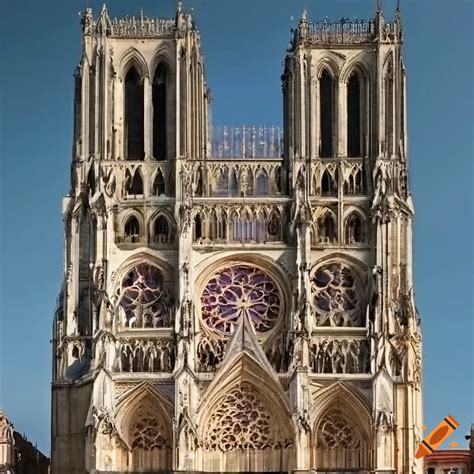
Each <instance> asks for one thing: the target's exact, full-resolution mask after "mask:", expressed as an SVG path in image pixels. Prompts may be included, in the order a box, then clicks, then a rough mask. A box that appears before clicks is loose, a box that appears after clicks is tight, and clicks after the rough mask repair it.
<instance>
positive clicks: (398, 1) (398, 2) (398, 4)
mask: <svg viewBox="0 0 474 474" xmlns="http://www.w3.org/2000/svg"><path fill="white" fill-rule="evenodd" d="M396 11H397V13H400V0H397V10H396Z"/></svg>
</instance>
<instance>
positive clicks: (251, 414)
mask: <svg viewBox="0 0 474 474" xmlns="http://www.w3.org/2000/svg"><path fill="white" fill-rule="evenodd" d="M285 431H286V430H283V429H281V428H280V427H279V426H278V422H277V420H276V419H274V418H272V417H271V415H270V413H269V411H268V405H266V404H265V403H264V401H263V399H262V397H261V395H260V393H259V392H258V391H257V390H256V388H255V387H253V386H252V385H250V384H248V383H242V384H240V385H237V386H236V387H235V388H233V389H232V390H230V391H229V392H228V393H227V394H225V395H224V396H223V397H221V399H220V400H219V401H218V402H216V404H215V408H214V411H213V413H212V415H211V417H210V419H209V421H208V427H207V429H206V430H205V435H204V439H203V447H204V449H205V450H207V451H224V452H226V451H233V450H236V449H243V450H245V449H257V450H261V449H265V448H286V447H288V446H289V445H291V439H290V437H289V435H288V433H285Z"/></svg>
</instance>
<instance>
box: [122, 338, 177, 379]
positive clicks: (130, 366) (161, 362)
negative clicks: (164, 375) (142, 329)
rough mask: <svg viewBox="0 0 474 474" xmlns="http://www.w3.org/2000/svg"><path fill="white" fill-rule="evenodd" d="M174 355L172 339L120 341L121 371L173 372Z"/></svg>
mask: <svg viewBox="0 0 474 474" xmlns="http://www.w3.org/2000/svg"><path fill="white" fill-rule="evenodd" d="M175 357H176V356H175V348H174V344H173V342H172V341H166V340H153V339H122V340H121V341H120V370H121V371H122V372H173V370H174V365H175Z"/></svg>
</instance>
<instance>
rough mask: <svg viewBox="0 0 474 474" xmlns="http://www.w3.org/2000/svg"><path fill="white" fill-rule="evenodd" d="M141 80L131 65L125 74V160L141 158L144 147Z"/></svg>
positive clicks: (143, 153)
mask: <svg viewBox="0 0 474 474" xmlns="http://www.w3.org/2000/svg"><path fill="white" fill-rule="evenodd" d="M143 120H144V95H143V81H142V79H141V77H140V75H139V74H138V72H137V70H136V69H135V68H134V67H133V66H132V67H131V68H130V69H129V71H128V72H127V75H126V76H125V120H124V123H125V144H126V145H125V151H126V157H125V158H126V159H127V160H143V158H144V156H145V147H144V143H145V142H144V121H143Z"/></svg>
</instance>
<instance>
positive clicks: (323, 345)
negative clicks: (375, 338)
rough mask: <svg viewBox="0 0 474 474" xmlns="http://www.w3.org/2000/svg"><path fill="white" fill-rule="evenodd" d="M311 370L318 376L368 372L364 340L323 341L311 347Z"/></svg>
mask: <svg viewBox="0 0 474 474" xmlns="http://www.w3.org/2000/svg"><path fill="white" fill-rule="evenodd" d="M310 364H311V370H312V371H313V372H315V373H319V374H366V373H369V372H370V348H369V343H368V341H366V340H358V339H356V340H352V341H351V340H348V339H343V340H323V341H321V342H319V343H315V344H313V345H312V346H311V353H310Z"/></svg>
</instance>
